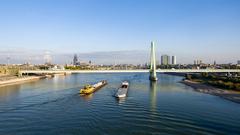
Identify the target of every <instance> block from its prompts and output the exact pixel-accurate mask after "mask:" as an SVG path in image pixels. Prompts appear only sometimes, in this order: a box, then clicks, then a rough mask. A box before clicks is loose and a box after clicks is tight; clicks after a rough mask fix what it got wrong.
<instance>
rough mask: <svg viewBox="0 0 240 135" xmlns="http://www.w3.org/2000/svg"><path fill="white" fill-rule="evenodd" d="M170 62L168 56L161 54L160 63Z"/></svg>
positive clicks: (167, 63)
mask: <svg viewBox="0 0 240 135" xmlns="http://www.w3.org/2000/svg"><path fill="white" fill-rule="evenodd" d="M169 64H170V56H168V55H166V54H165V55H162V56H161V65H169Z"/></svg>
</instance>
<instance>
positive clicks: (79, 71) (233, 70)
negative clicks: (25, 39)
mask: <svg viewBox="0 0 240 135" xmlns="http://www.w3.org/2000/svg"><path fill="white" fill-rule="evenodd" d="M147 72H149V70H22V71H20V72H19V73H20V74H27V73H35V74H41V73H42V74H51V73H53V74H54V73H147ZM156 72H158V73H204V72H209V73H210V72H212V73H228V72H240V69H158V70H156Z"/></svg>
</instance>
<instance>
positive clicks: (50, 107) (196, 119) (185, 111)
mask: <svg viewBox="0 0 240 135" xmlns="http://www.w3.org/2000/svg"><path fill="white" fill-rule="evenodd" d="M158 78H159V81H158V82H157V83H150V82H149V80H148V74H147V73H114V74H101V73H99V74H72V75H69V76H58V77H54V78H51V79H44V80H40V81H36V82H29V83H25V84H19V85H13V86H6V87H1V88H0V134H11V135H13V134H23V135H25V134H34V135H37V134H44V135H45V134H81V135H98V134H99V135H148V134H171V135H172V134H176V135H179V134H236V135H237V134H240V104H237V103H234V102H231V101H227V100H225V99H222V98H220V97H217V96H212V95H208V94H203V93H198V92H195V91H193V89H192V88H191V87H189V86H185V85H184V84H181V83H179V81H181V79H182V77H178V76H172V75H166V74H158ZM100 80H107V81H108V85H106V86H105V87H103V88H102V89H100V90H98V91H96V92H95V93H94V94H92V95H89V96H80V95H79V94H78V92H79V89H80V88H81V87H83V86H84V84H86V83H90V84H92V83H95V82H97V81H100ZM124 80H128V81H129V82H130V88H129V92H128V96H127V97H126V98H125V99H122V100H117V99H116V98H115V97H113V94H114V92H115V91H116V89H117V88H118V87H119V86H120V84H121V82H122V81H124Z"/></svg>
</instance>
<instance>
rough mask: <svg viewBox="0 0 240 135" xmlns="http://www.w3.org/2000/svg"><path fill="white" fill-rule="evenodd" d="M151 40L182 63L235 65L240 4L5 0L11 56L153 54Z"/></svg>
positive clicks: (0, 22)
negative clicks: (217, 62)
mask: <svg viewBox="0 0 240 135" xmlns="http://www.w3.org/2000/svg"><path fill="white" fill-rule="evenodd" d="M151 40H153V41H155V42H156V44H157V51H158V52H159V53H160V54H169V55H177V56H178V61H180V62H182V63H192V61H193V59H203V61H206V62H213V61H214V60H217V61H219V62H220V63H228V62H233V63H234V62H236V61H237V59H240V53H239V50H240V1H239V0H0V46H1V48H0V51H2V52H3V51H4V52H8V53H9V54H10V55H11V54H12V53H14V52H16V50H18V51H19V50H21V51H24V52H27V51H29V52H33V51H36V52H37V51H43V52H44V51H46V50H47V51H50V52H52V53H54V54H55V53H58V54H59V53H64V54H66V53H68V54H71V53H90V52H101V51H104V52H106V51H107V52H111V51H124V50H128V51H133V52H134V50H142V51H146V50H147V51H148V50H149V47H150V41H151ZM9 54H8V55H9ZM3 55H5V54H4V53H2V55H1V56H0V57H5V56H3ZM15 56H16V55H15ZM0 60H1V59H0ZM2 61H3V60H2ZM2 61H0V62H1V63H3V62H2Z"/></svg>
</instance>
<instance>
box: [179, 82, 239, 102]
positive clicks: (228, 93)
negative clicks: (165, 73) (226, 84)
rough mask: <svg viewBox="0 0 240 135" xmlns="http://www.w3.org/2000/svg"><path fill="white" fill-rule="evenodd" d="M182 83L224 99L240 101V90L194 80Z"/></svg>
mask: <svg viewBox="0 0 240 135" xmlns="http://www.w3.org/2000/svg"><path fill="white" fill-rule="evenodd" d="M181 83H183V84H186V85H188V86H191V87H192V88H194V90H195V91H197V92H201V93H206V94H211V95H215V96H219V97H222V98H224V99H227V100H230V101H233V102H236V103H240V92H238V91H233V90H225V89H219V88H215V87H213V86H210V85H206V84H202V83H198V82H193V81H190V80H184V81H182V82H181Z"/></svg>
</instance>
